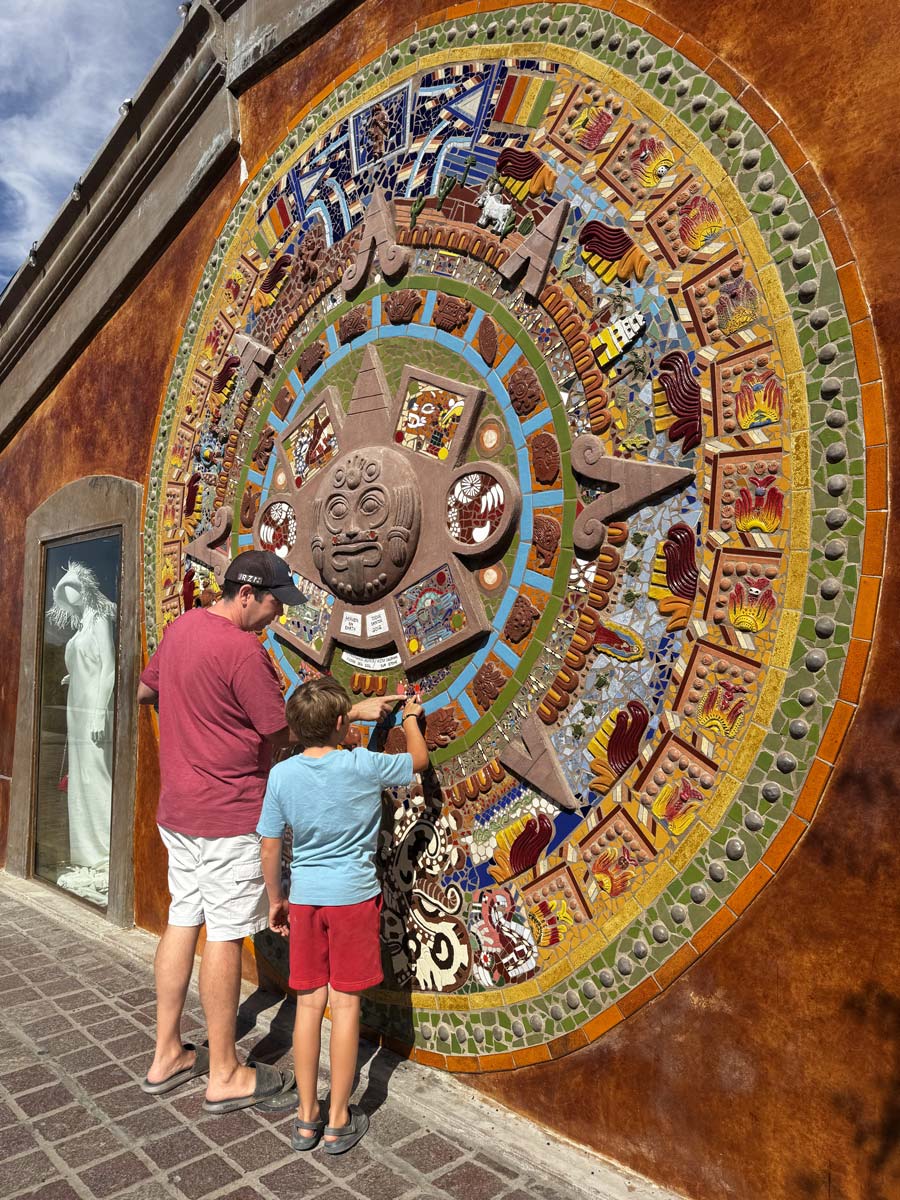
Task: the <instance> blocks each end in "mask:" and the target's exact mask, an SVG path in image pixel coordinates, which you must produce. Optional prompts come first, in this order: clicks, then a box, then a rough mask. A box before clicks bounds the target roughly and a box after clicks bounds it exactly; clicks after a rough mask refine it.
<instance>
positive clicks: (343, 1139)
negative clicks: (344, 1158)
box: [322, 1110, 369, 1154]
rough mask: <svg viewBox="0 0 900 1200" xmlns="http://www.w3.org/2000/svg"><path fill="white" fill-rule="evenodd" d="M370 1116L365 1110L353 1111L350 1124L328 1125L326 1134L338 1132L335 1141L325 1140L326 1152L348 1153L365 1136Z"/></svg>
mask: <svg viewBox="0 0 900 1200" xmlns="http://www.w3.org/2000/svg"><path fill="white" fill-rule="evenodd" d="M368 1128H369V1118H368V1117H367V1116H366V1114H365V1113H364V1112H359V1111H356V1110H354V1111H352V1112H351V1113H350V1124H349V1125H326V1126H325V1130H324V1132H325V1134H326V1135H328V1134H336V1135H337V1136H336V1138H335V1140H334V1141H333V1142H323V1143H322V1145H323V1146H324V1147H325V1153H326V1154H346V1152H347V1151H348V1150H352V1149H353V1147H354V1146H355V1145H356V1143H357V1142H359V1141H361V1140H362V1138H363V1137H364V1136H365V1133H366V1130H367V1129H368Z"/></svg>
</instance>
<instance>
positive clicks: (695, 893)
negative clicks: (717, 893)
mask: <svg viewBox="0 0 900 1200" xmlns="http://www.w3.org/2000/svg"><path fill="white" fill-rule="evenodd" d="M708 894H709V893H708V892H707V890H706V888H705V887H704V886H703V884H702V883H695V884H694V886H693V887H692V888H691V899H692V900H693V902H694V903H695V904H704V903H705V902H706V897H707V895H708Z"/></svg>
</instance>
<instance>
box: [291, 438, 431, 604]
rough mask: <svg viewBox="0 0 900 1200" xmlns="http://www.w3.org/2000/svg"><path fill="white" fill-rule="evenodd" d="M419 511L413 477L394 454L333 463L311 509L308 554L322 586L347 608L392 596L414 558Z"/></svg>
mask: <svg viewBox="0 0 900 1200" xmlns="http://www.w3.org/2000/svg"><path fill="white" fill-rule="evenodd" d="M421 509H422V505H421V498H420V495H419V487H418V484H417V482H416V477H415V474H414V472H413V471H412V469H411V468H410V466H409V464H408V463H407V462H406V460H405V458H404V456H403V455H402V454H400V453H398V452H397V451H396V450H393V449H391V448H390V447H387V446H379V447H375V448H373V449H371V450H364V451H354V452H353V453H351V454H345V455H344V457H343V458H340V459H338V461H337V462H336V463H335V464H334V466H333V467H332V468H331V470H330V471H329V472H328V474H327V475H326V476H325V478H324V479H323V481H322V483H321V485H320V488H319V491H318V495H317V497H316V501H315V506H314V512H315V529H314V531H313V536H312V541H311V545H312V553H313V560H314V561H315V564H316V566H317V568H318V570H319V574H320V575H321V576H322V582H323V583H324V584H325V586H326V587H327V588H328V589H329V590H330V591H331V592H333V594H334V595H335V596H337V597H339V598H340V599H341V600H343V601H345V602H346V603H348V604H369V603H370V602H371V601H373V600H378V599H380V598H381V597H382V596H384V595H386V594H387V593H388V592H390V591H392V590H393V588H394V587H396V585H397V584H398V583H399V582H400V580H401V579H402V578H403V576H404V575H405V574H406V570H407V568H408V567H409V564H410V563H411V562H412V560H413V556H414V554H415V552H416V546H417V544H418V541H419V524H420V520H421Z"/></svg>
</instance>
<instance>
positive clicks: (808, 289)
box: [797, 279, 819, 304]
mask: <svg viewBox="0 0 900 1200" xmlns="http://www.w3.org/2000/svg"><path fill="white" fill-rule="evenodd" d="M818 290H819V281H818V279H804V280H803V282H802V283H801V284H800V286H799V287H798V288H797V299H798V300H799V301H800V303H801V304H812V302H813V300H815V298H816V292H817V291H818Z"/></svg>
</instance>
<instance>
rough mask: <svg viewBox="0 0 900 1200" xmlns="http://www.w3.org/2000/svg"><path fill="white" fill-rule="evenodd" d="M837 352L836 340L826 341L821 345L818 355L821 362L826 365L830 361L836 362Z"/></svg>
mask: <svg viewBox="0 0 900 1200" xmlns="http://www.w3.org/2000/svg"><path fill="white" fill-rule="evenodd" d="M837 352H838V348H837V346H836V345H835V344H834V342H826V343H825V345H824V346H822V347H820V349H819V353H818V355H817V357H818V359H819V362H820V363H821V364H822V365H823V366H826V365H827V364H828V363H833V362H834V360H835V359H836V358H837Z"/></svg>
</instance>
